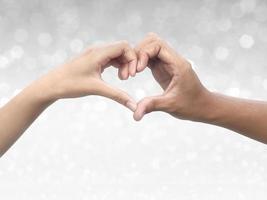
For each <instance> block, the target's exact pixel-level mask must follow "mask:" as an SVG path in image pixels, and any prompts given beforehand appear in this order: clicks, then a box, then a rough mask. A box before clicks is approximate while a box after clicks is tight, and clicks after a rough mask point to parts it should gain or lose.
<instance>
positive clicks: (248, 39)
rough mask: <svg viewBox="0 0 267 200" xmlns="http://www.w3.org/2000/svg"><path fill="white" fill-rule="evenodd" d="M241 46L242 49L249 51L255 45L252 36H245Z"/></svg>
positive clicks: (241, 38) (241, 39)
mask: <svg viewBox="0 0 267 200" xmlns="http://www.w3.org/2000/svg"><path fill="white" fill-rule="evenodd" d="M239 44H240V46H241V47H242V48H245V49H249V48H251V47H252V46H253V45H254V39H253V37H252V36H250V35H247V34H244V35H242V36H241V37H240V39H239Z"/></svg>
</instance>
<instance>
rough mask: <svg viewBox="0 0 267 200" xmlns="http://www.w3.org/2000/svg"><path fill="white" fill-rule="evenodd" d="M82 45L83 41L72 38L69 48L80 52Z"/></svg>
mask: <svg viewBox="0 0 267 200" xmlns="http://www.w3.org/2000/svg"><path fill="white" fill-rule="evenodd" d="M83 47H84V44H83V41H82V40H80V39H74V40H72V41H71V43H70V49H71V51H72V52H74V53H80V52H81V51H82V49H83Z"/></svg>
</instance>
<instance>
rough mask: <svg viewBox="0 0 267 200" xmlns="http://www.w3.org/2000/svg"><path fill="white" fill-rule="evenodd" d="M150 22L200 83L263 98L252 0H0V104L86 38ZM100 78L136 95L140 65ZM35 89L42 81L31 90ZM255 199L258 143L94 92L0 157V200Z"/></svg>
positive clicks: (264, 22)
mask: <svg viewBox="0 0 267 200" xmlns="http://www.w3.org/2000/svg"><path fill="white" fill-rule="evenodd" d="M151 31H153V32H156V33H158V34H159V35H160V36H161V37H162V38H164V39H166V40H167V41H168V42H169V43H170V44H171V45H172V46H173V47H174V48H175V49H177V51H179V52H180V54H182V55H184V56H185V57H186V58H188V59H190V60H191V61H192V63H193V64H194V68H195V70H196V72H197V73H198V75H199V77H200V79H201V80H202V82H203V83H204V84H205V85H206V87H207V88H209V89H210V90H212V91H218V92H220V93H224V94H228V95H232V96H238V97H242V98H251V99H259V100H264V99H265V100H266V99H267V57H266V55H267V2H266V1H264V0H224V1H220V0H177V1H171V0H165V1H153V0H151V1H143V0H142V1H141V0H135V1H123V0H109V1H103V0H92V1H89V0H88V1H86V0H57V1H54V0H46V1H42V0H0V104H1V106H2V105H4V104H5V103H6V102H7V101H8V100H9V99H10V98H12V96H14V95H15V94H17V93H18V92H19V91H20V90H21V89H23V88H24V87H25V86H26V85H27V84H29V83H30V82H31V81H32V80H34V79H36V78H38V77H39V76H41V75H42V74H44V73H46V72H47V71H48V70H50V69H52V68H53V67H55V66H57V65H59V64H60V63H63V62H65V61H66V60H68V59H69V58H71V57H72V56H74V55H76V54H78V53H80V52H81V51H82V50H83V49H85V48H86V47H87V46H89V45H91V44H93V43H102V42H110V41H115V40H121V39H126V40H129V41H130V42H131V44H132V45H135V44H136V43H137V42H138V41H140V40H141V39H142V38H143V37H144V36H145V35H146V33H147V32H151ZM103 77H104V79H105V80H106V81H107V82H109V83H110V84H112V85H115V86H118V87H120V88H122V89H124V90H126V91H127V92H128V93H129V94H131V95H132V96H133V97H134V98H135V99H136V100H139V99H141V98H143V97H144V96H147V95H153V94H159V93H161V89H160V88H159V86H158V85H157V83H156V82H155V81H154V80H153V78H152V76H151V74H150V71H149V70H146V71H145V72H143V73H141V74H138V76H137V77H135V78H134V79H132V78H131V79H129V80H127V81H120V80H119V79H118V78H117V72H116V70H115V69H114V68H113V69H112V68H110V69H108V70H107V71H106V72H105V73H104V75H103ZM43 92H45V91H43ZM63 198H64V199H82V200H84V199H91V200H104V199H116V200H119V199H138V200H157V199H168V200H174V199H190V200H191V199H193V200H195V199H203V200H209V199H212V200H213V199H217V200H220V199H234V200H245V199H258V200H261V199H266V198H267V147H266V145H263V144H261V143H259V142H256V141H253V140H251V139H248V138H246V137H244V136H240V135H238V134H236V133H233V132H231V131H228V130H225V129H223V128H219V127H215V126H210V125H206V124H200V123H193V122H188V121H182V120H177V119H174V118H172V117H171V116H169V115H167V114H164V113H152V114H149V115H147V116H146V117H145V118H144V119H143V120H142V121H141V122H138V123H137V122H135V121H134V120H133V119H132V113H131V112H130V111H128V110H127V109H125V108H124V107H122V106H120V105H118V104H116V103H115V102H112V101H111V100H108V99H105V98H102V97H95V96H90V97H85V98H80V99H66V100H60V101H58V102H56V103H55V104H54V105H52V106H51V107H50V108H48V109H47V110H46V111H45V112H44V113H43V114H42V115H41V116H40V117H39V118H38V119H37V120H36V121H35V123H34V124H33V125H32V126H31V127H30V128H29V129H28V130H27V131H26V133H25V134H24V135H23V136H22V137H21V138H20V140H19V141H18V142H17V143H16V144H15V145H14V146H13V147H12V148H11V149H10V150H9V151H8V152H7V153H6V154H5V155H4V156H3V157H2V158H1V160H0V199H2V200H11V199H12V200H16V199H19V200H24V199H25V200H31V199H40V200H45V199H49V200H50V199H51V200H52V199H63Z"/></svg>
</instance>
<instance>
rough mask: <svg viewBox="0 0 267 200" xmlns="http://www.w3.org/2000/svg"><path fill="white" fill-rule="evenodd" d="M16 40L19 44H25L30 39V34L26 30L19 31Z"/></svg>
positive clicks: (16, 33)
mask: <svg viewBox="0 0 267 200" xmlns="http://www.w3.org/2000/svg"><path fill="white" fill-rule="evenodd" d="M14 38H15V40H16V41H17V42H25V41H26V40H27V39H28V32H27V31H26V30H24V29H17V30H16V31H15V33H14Z"/></svg>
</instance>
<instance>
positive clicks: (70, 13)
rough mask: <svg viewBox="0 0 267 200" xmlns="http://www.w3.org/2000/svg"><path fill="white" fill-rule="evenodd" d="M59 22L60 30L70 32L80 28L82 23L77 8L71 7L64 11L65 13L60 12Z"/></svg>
mask: <svg viewBox="0 0 267 200" xmlns="http://www.w3.org/2000/svg"><path fill="white" fill-rule="evenodd" d="M57 22H58V29H59V31H60V32H63V33H69V32H73V31H76V30H77V29H78V27H79V25H80V18H79V16H78V13H77V11H76V10H75V9H70V10H66V11H64V12H63V13H59V16H58V17H57Z"/></svg>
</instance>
